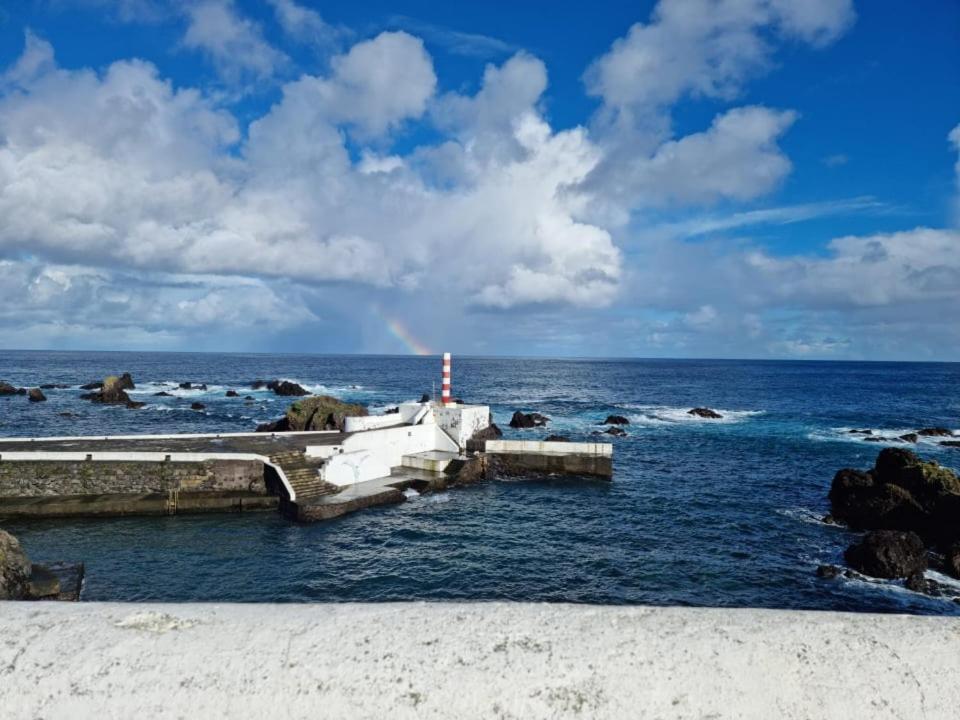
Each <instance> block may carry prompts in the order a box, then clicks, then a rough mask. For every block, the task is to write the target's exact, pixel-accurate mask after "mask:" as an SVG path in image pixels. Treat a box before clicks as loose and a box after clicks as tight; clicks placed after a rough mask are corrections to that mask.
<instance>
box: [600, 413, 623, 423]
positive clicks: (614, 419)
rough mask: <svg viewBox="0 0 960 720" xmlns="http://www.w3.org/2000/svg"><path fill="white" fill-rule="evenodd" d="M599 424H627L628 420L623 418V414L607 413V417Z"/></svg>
mask: <svg viewBox="0 0 960 720" xmlns="http://www.w3.org/2000/svg"><path fill="white" fill-rule="evenodd" d="M600 424H601V425H629V424H630V421H629V420H628V419H627V418H625V417H624V416H623V415H607V419H606V420H604V421H603V422H602V423H600Z"/></svg>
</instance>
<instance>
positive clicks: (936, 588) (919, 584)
mask: <svg viewBox="0 0 960 720" xmlns="http://www.w3.org/2000/svg"><path fill="white" fill-rule="evenodd" d="M903 585H904V587H906V588H907V590H912V591H913V592H918V593H923V594H924V595H929V596H931V597H941V596H942V595H943V586H942V585H940V583H938V582H937V581H936V580H930V579H928V578H926V577H924V575H923V573H922V572H919V571H918V572H915V573H911V574H910V575H909V576H908V577H907V581H906V582H905V583H904V584H903Z"/></svg>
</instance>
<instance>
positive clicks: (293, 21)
mask: <svg viewBox="0 0 960 720" xmlns="http://www.w3.org/2000/svg"><path fill="white" fill-rule="evenodd" d="M267 2H268V3H270V5H272V6H273V11H274V15H275V16H276V18H277V23H279V25H280V27H281V28H283V31H284V32H285V33H286V34H287V35H289V36H290V37H292V38H294V39H295V40H297V41H299V42H302V43H308V44H312V45H320V46H326V45H329V44H331V43H333V42H334V41H335V40H336V39H337V37H338V36H339V35H341V31H339V30H338V29H337V28H335V27H333V26H331V25H329V24H328V23H327V22H326V21H325V20H324V19H323V18H322V17H321V16H320V13H318V12H317V11H316V10H311V9H310V8H308V7H305V6H303V5H300V4H299V3H296V2H294V0H267Z"/></svg>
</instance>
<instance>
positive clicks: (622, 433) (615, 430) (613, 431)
mask: <svg viewBox="0 0 960 720" xmlns="http://www.w3.org/2000/svg"><path fill="white" fill-rule="evenodd" d="M603 432H604V434H605V435H613V436H615V437H626V436H627V431H626V430H624V429H623V428H619V427H611V428H607V429H606V430H604V431H603Z"/></svg>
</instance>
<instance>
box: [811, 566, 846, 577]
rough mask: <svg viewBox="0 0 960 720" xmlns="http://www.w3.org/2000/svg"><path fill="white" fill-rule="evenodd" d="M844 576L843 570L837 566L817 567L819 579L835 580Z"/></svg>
mask: <svg viewBox="0 0 960 720" xmlns="http://www.w3.org/2000/svg"><path fill="white" fill-rule="evenodd" d="M841 575H843V568H840V567H837V566H836V565H820V566H818V567H817V577H821V578H826V579H827V580H833V579H835V578H838V577H840V576H841Z"/></svg>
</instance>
